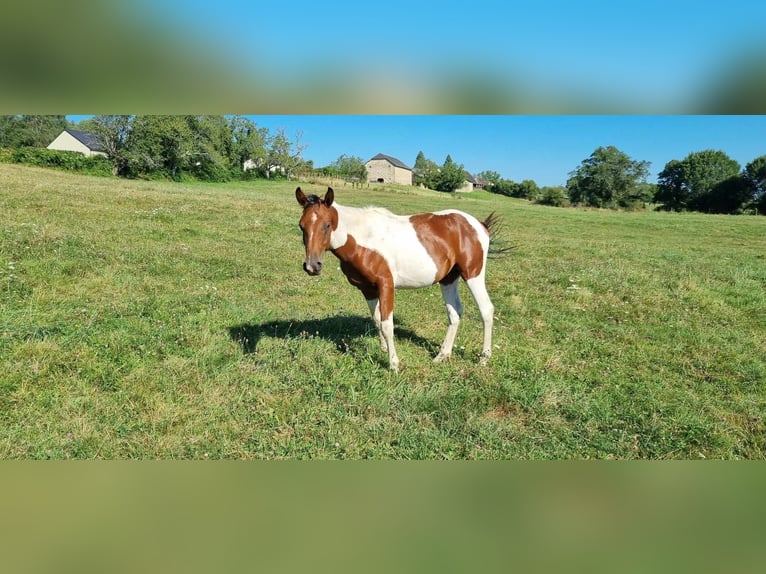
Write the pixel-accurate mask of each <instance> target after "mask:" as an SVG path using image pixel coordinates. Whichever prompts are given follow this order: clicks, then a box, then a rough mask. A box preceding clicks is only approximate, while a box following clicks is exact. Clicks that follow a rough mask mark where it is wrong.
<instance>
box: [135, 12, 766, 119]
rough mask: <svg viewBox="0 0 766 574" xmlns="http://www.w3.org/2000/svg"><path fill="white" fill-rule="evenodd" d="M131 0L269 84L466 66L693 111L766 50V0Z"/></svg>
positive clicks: (570, 94)
mask: <svg viewBox="0 0 766 574" xmlns="http://www.w3.org/2000/svg"><path fill="white" fill-rule="evenodd" d="M125 9H126V10H129V11H130V12H131V17H133V18H138V19H140V20H143V21H145V22H152V23H153V24H155V25H160V26H162V27H163V33H169V34H173V33H176V34H178V35H179V36H182V37H184V38H186V39H188V40H191V41H193V44H194V45H196V46H204V47H207V49H210V50H212V51H215V52H216V53H218V54H221V55H224V58H225V60H226V61H227V62H230V63H232V64H233V65H234V66H235V67H236V68H238V69H240V70H241V71H242V73H243V74H247V75H251V76H252V77H257V78H259V80H260V81H261V82H262V83H264V82H265V83H272V84H280V85H283V84H290V83H291V82H301V81H303V82H304V83H303V89H306V88H305V84H306V82H308V81H309V80H310V79H311V78H312V77H314V78H315V81H321V79H322V78H323V77H327V76H332V75H333V74H346V77H351V78H354V79H355V80H358V81H360V82H365V81H376V80H377V81H380V78H388V79H389V81H391V82H398V83H397V86H402V87H403V88H402V89H406V86H407V85H408V84H409V85H411V86H415V85H421V86H422V85H425V86H432V87H433V86H437V85H438V82H436V81H434V79H435V78H438V79H442V80H443V79H447V78H450V79H452V80H455V81H456V82H458V83H459V82H460V78H461V77H465V78H466V80H465V81H466V86H465V87H466V90H468V91H470V90H473V89H477V87H475V86H473V85H472V84H471V79H470V78H471V77H472V78H474V79H475V78H477V77H482V78H492V79H494V80H495V81H496V82H497V85H501V84H502V85H503V86H505V87H506V88H508V89H509V91H511V92H513V91H518V92H523V93H524V94H526V95H528V96H530V95H531V96H532V98H533V99H534V98H535V97H542V96H545V97H546V98H557V99H558V101H559V102H560V103H562V102H566V101H567V100H573V99H574V98H576V97H580V98H583V97H584V98H585V99H586V100H587V101H592V102H600V101H604V102H607V103H611V104H612V105H614V104H622V105H624V106H627V109H630V110H637V111H641V110H643V111H644V112H646V113H655V112H657V111H660V112H661V113H668V112H669V111H670V112H673V111H674V110H675V111H680V112H688V111H690V110H691V109H692V106H691V105H690V104H691V103H694V102H697V98H698V97H699V95H700V94H701V93H704V92H705V91H706V90H708V89H710V87H711V85H714V84H715V81H716V79H717V78H719V77H720V76H721V74H722V73H725V70H727V69H730V68H731V63H732V62H734V61H736V60H737V58H738V57H739V56H741V55H742V54H745V53H754V52H756V53H758V51H759V50H761V52H760V53H763V50H764V49H766V34H764V33H763V23H764V22H765V21H766V3H764V2H755V1H754V0H729V1H728V2H725V3H700V2H699V1H698V0H673V1H670V2H668V1H667V0H643V1H642V2H606V1H603V0H578V1H577V2H573V1H571V0H566V1H564V0H560V1H551V0H539V1H537V2H508V1H507V0H474V1H473V2H471V3H464V4H461V3H458V4H449V3H447V4H445V3H443V2H438V3H437V2H427V1H426V2H411V1H403V0H388V1H387V2H385V3H372V4H367V5H364V4H360V3H350V2H331V3H321V2H315V1H313V0H312V1H311V2H307V1H305V0H292V1H291V2H289V3H286V4H284V5H279V6H277V5H276V4H274V5H270V6H259V3H256V4H255V5H254V4H253V3H252V2H247V1H245V0H219V1H218V2H216V3H215V4H211V3H209V2H204V1H203V0H156V1H153V2H149V1H148V0H139V1H137V2H131V3H126V4H125ZM307 106H308V109H309V110H310V109H311V105H310V102H309V103H308V104H307ZM525 109H529V108H525ZM558 109H563V108H561V107H559V108H558ZM623 109H625V108H623ZM251 111H253V112H256V111H257V110H251ZM373 112H374V110H373Z"/></svg>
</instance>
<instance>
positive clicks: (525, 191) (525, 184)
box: [516, 179, 540, 200]
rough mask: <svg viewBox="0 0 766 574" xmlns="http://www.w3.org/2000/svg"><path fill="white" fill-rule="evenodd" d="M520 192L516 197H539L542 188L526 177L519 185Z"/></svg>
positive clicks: (518, 191)
mask: <svg viewBox="0 0 766 574" xmlns="http://www.w3.org/2000/svg"><path fill="white" fill-rule="evenodd" d="M516 193H517V194H518V195H517V196H516V197H523V198H524V199H530V200H531V199H537V198H538V197H539V195H540V188H539V187H538V185H537V183H536V182H535V181H534V180H531V179H525V180H524V181H522V182H521V183H520V184H519V185H518V186H517V191H516Z"/></svg>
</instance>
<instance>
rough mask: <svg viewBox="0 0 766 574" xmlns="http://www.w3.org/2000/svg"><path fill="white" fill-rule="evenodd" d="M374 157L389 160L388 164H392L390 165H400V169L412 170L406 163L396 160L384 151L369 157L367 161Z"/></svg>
mask: <svg viewBox="0 0 766 574" xmlns="http://www.w3.org/2000/svg"><path fill="white" fill-rule="evenodd" d="M374 159H384V160H386V161H387V162H389V163H390V164H392V165H394V166H396V167H401V168H402V169H408V170H410V171H412V168H411V167H409V166H408V165H407V164H405V163H404V162H403V161H401V160H398V159H396V158H395V157H392V156H390V155H386V154H384V153H379V154H378V155H376V156H375V157H373V158H370V159H369V160H368V161H372V160H374Z"/></svg>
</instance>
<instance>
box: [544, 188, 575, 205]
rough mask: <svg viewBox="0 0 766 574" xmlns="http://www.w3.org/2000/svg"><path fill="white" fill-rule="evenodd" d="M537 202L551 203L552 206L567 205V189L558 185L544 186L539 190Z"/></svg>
mask: <svg viewBox="0 0 766 574" xmlns="http://www.w3.org/2000/svg"><path fill="white" fill-rule="evenodd" d="M537 203H540V204H542V205H552V206H554V207H566V206H567V205H569V197H567V190H566V189H565V188H564V187H562V186H560V185H557V186H546V187H543V188H542V189H541V190H540V194H539V196H538V198H537Z"/></svg>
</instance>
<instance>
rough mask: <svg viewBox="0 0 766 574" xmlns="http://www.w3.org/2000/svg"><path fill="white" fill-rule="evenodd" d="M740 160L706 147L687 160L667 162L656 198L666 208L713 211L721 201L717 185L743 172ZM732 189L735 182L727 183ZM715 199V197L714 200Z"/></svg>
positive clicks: (661, 174) (660, 174) (659, 180)
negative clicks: (740, 170) (716, 195)
mask: <svg viewBox="0 0 766 574" xmlns="http://www.w3.org/2000/svg"><path fill="white" fill-rule="evenodd" d="M739 169H740V167H739V163H737V162H736V161H735V160H733V159H731V158H730V157H729V156H728V155H726V154H725V153H724V152H722V151H713V150H705V151H699V152H693V153H690V154H689V155H688V156H686V157H685V158H684V159H683V160H681V161H679V160H675V159H674V160H671V161H669V162H668V163H667V164H665V169H663V170H662V171H661V172H660V173H659V175H658V177H657V192H656V194H655V196H654V199H655V201H656V202H657V203H661V204H662V208H663V209H667V210H673V211H681V210H686V209H690V210H695V211H710V210H711V209H714V208H715V206H716V205H718V204H719V200H720V195H721V194H723V193H724V192H725V189H723V188H722V189H719V190H718V191H717V192H716V193H717V194H718V196H719V199H715V198H714V196H713V195H711V194H713V191H714V189H715V188H716V186H719V185H724V184H723V182H725V181H727V180H729V179H731V178H735V177H737V176H738V175H739ZM724 187H725V188H728V190H729V191H731V190H733V189H734V182H729V183H727V184H725V186H724ZM714 199H715V201H714Z"/></svg>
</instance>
